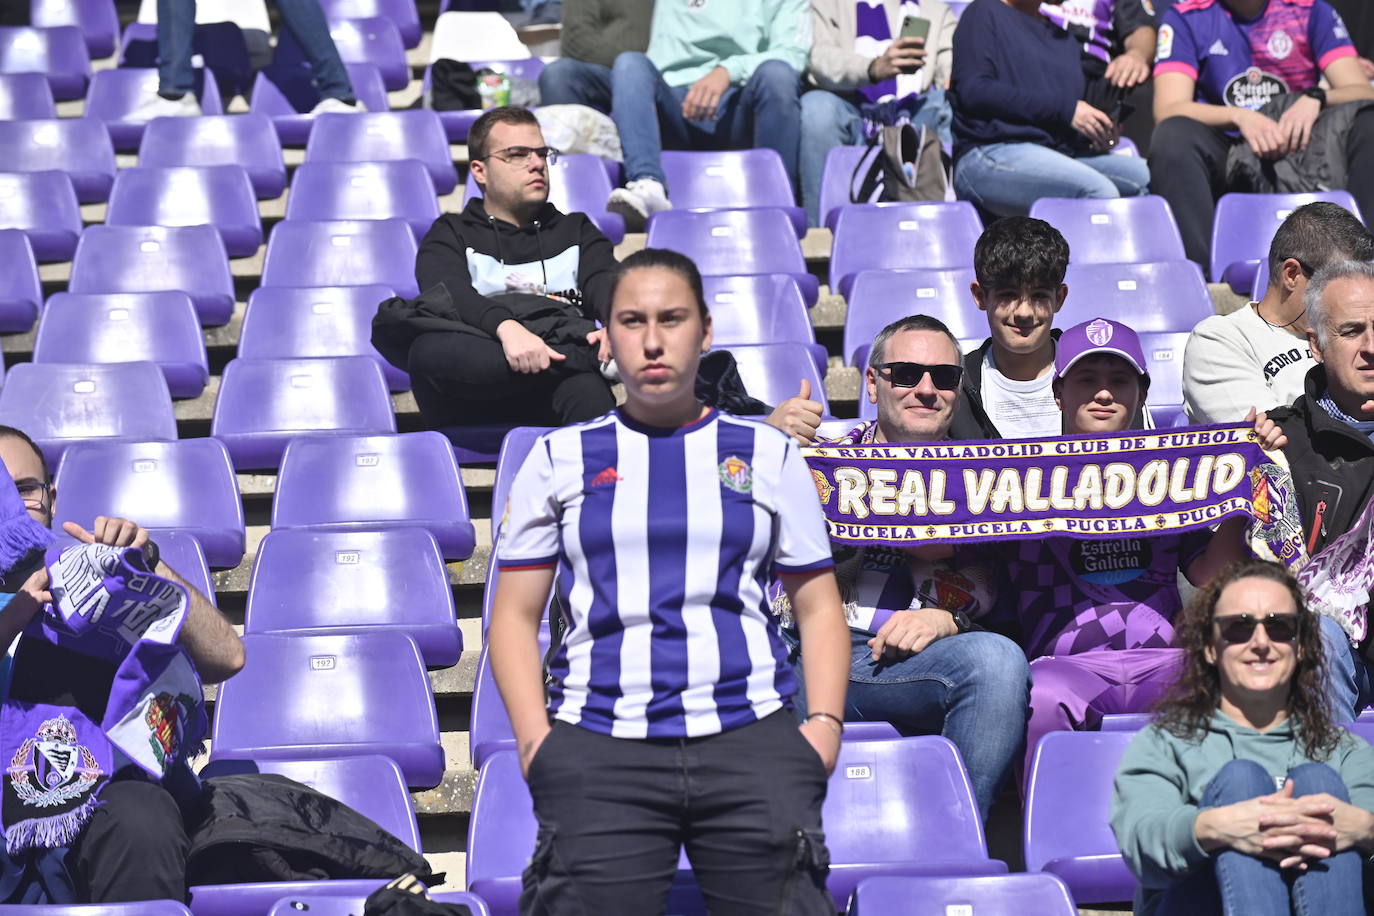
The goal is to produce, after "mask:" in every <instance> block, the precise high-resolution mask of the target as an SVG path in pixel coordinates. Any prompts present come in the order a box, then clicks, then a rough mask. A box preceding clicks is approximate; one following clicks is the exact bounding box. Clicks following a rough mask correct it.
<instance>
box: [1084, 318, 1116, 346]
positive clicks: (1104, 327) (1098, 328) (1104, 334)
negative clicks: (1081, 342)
mask: <svg viewBox="0 0 1374 916" xmlns="http://www.w3.org/2000/svg"><path fill="white" fill-rule="evenodd" d="M1085 332H1086V333H1087V335H1088V340H1090V341H1092V343H1093V344H1094V345H1095V346H1099V347H1104V346H1106V345H1107V344H1108V343H1109V342H1110V341H1111V339H1112V323H1111V322H1110V321H1108V320H1107V319H1105V318H1099V319H1097V320H1096V321H1094V322H1092V323H1090V324H1089V325H1088V326H1087V328H1085Z"/></svg>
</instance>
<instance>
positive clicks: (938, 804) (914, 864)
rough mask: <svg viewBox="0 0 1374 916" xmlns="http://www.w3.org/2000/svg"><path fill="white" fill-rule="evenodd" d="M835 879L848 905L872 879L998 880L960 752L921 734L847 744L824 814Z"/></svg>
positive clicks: (839, 897)
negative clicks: (970, 877)
mask: <svg viewBox="0 0 1374 916" xmlns="http://www.w3.org/2000/svg"><path fill="white" fill-rule="evenodd" d="M822 819H823V822H824V823H825V839H826V845H827V846H828V847H829V848H830V877H829V878H828V879H827V881H826V886H827V887H828V888H829V889H830V894H831V896H832V897H834V898H835V901H836V903H838V904H839V905H841V906H842V905H843V904H844V902H845V901H847V900H848V899H849V895H850V894H851V893H853V891H854V887H855V885H857V884H858V883H859V882H860V881H862V880H863V879H865V878H868V877H872V876H874V875H944V876H948V875H997V874H1005V873H1006V871H1007V866H1006V864H1005V863H1003V862H999V861H997V860H995V859H989V858H988V854H987V843H986V842H985V840H984V838H983V824H982V821H981V820H980V819H979V817H978V806H977V804H976V803H975V802H974V800H973V788H972V786H971V785H970V784H969V781H968V774H967V773H966V772H965V771H964V764H963V761H962V760H961V759H960V757H959V752H958V750H956V749H955V747H954V745H953V744H950V743H949V741H947V740H946V739H944V738H941V737H938V736H932V735H927V736H922V737H918V738H896V739H887V740H873V741H858V742H848V743H846V744H845V745H844V746H843V747H841V748H840V759H839V762H838V763H837V764H836V765H835V772H834V774H833V775H832V776H831V777H830V788H829V791H828V792H827V793H826V797H825V807H824V809H823V810H822Z"/></svg>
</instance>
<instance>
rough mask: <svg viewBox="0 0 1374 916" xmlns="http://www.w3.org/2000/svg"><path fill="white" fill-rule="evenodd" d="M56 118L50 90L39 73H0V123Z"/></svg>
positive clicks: (55, 109) (45, 80)
mask: <svg viewBox="0 0 1374 916" xmlns="http://www.w3.org/2000/svg"><path fill="white" fill-rule="evenodd" d="M55 117H57V106H56V105H55V104H53V98H52V89H51V88H50V87H49V86H48V81H47V79H46V78H45V77H44V76H43V74H41V73H0V121H24V120H29V121H31V120H34V119H37V118H55Z"/></svg>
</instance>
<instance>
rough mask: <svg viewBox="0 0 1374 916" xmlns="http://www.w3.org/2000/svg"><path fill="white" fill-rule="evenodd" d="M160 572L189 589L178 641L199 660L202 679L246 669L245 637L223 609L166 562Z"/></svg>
mask: <svg viewBox="0 0 1374 916" xmlns="http://www.w3.org/2000/svg"><path fill="white" fill-rule="evenodd" d="M157 574H158V575H159V576H162V577H163V578H165V579H171V580H172V581H173V582H176V583H178V584H180V585H181V586H182V587H183V588H185V589H186V594H187V597H188V598H189V599H190V603H189V606H188V607H187V609H186V621H185V622H184V623H183V624H182V625H181V635H180V636H179V637H178V640H177V641H178V642H180V643H181V645H182V646H183V647H184V648H185V649H186V653H187V654H188V655H190V656H191V660H192V661H193V662H195V663H196V671H198V672H199V673H200V678H201V680H202V681H204V682H205V683H207V684H218V683H219V682H220V681H224V680H228V679H229V678H231V677H233V676H234V675H235V674H238V673H239V671H241V670H243V664H244V661H245V660H246V655H245V653H244V650H243V640H241V639H239V635H238V634H237V633H235V632H234V628H233V626H231V625H230V623H229V621H228V620H226V619H225V617H224V615H223V614H221V613H220V612H219V609H218V608H216V607H215V606H214V605H213V604H211V603H210V600H209V599H208V598H206V597H205V596H204V595H202V594H201V593H200V589H198V588H196V587H195V586H194V585H192V584H191V583H189V582H187V581H186V580H185V579H183V578H182V577H181V576H180V575H179V574H178V573H177V571H176V570H174V569H172V568H171V567H170V566H168V565H167V564H166V563H158V565H157Z"/></svg>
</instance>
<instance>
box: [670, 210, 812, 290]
mask: <svg viewBox="0 0 1374 916" xmlns="http://www.w3.org/2000/svg"><path fill="white" fill-rule="evenodd" d="M648 229H649V233H648V240H647V242H646V244H647V245H648V246H649V247H651V248H671V249H672V250H674V251H679V252H681V253H682V254H685V255H687V257H689V258H691V259H692V260H693V261H695V262H696V265H697V267H698V268H699V269H700V270H701V273H702V275H703V276H744V275H750V274H787V275H789V276H791V277H793V278H794V279H795V280H796V281H797V285H798V287H799V288H800V289H801V291H802V294H803V295H804V296H805V298H806V302H807V304H808V305H814V304H815V303H816V298H817V295H818V293H819V287H820V284H819V281H818V280H817V279H816V277H815V276H814V275H813V274H812V273H811V272H810V271H808V270H807V268H806V258H805V257H804V256H803V255H802V250H801V243H800V242H799V241H798V240H797V236H796V233H795V231H794V230H793V226H792V221H791V219H790V217H788V215H787V214H786V213H785V212H783V211H782V210H779V209H776V208H761V209H755V210H676V209H675V210H665V211H663V212H660V213H655V214H653V216H651V217H650V218H649V227H648Z"/></svg>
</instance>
